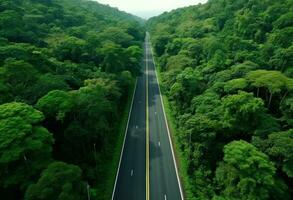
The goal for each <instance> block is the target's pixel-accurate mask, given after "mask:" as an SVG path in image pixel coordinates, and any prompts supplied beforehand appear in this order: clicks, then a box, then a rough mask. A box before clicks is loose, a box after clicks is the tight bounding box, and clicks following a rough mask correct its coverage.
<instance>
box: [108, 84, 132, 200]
mask: <svg viewBox="0 0 293 200" xmlns="http://www.w3.org/2000/svg"><path fill="white" fill-rule="evenodd" d="M136 87H137V79H136V81H135V86H134V90H133V94H132V100H131V106H130V111H129V114H128V120H127V124H126V129H125V133H124V140H123V145H122V151H121V153H120V160H119V164H118V169H117V173H116V178H115V184H114V189H113V193H112V200H113V199H114V194H115V191H116V186H117V180H118V175H119V171H120V166H121V160H122V155H123V152H124V146H125V141H126V137H127V130H128V127H129V121H130V116H131V113H132V107H133V101H134V96H135V93H136Z"/></svg>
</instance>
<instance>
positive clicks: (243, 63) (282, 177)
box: [147, 0, 293, 200]
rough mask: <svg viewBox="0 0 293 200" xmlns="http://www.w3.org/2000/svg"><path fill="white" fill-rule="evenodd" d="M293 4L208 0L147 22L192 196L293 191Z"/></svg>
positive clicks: (284, 195)
mask: <svg viewBox="0 0 293 200" xmlns="http://www.w3.org/2000/svg"><path fill="white" fill-rule="evenodd" d="M292 9H293V4H292V1H290V0H280V1H262V0H251V1H246V0H209V1H208V2H207V3H206V4H203V5H198V6H190V7H187V8H182V9H177V10H174V11H172V12H169V13H164V14H162V15H160V16H158V17H154V18H151V19H150V20H149V21H148V22H147V26H148V29H149V31H150V34H151V36H152V42H153V47H154V50H155V54H156V56H157V61H158V62H157V63H158V65H159V68H160V71H161V77H162V83H163V89H164V90H163V91H164V92H165V94H166V95H167V97H168V99H169V101H170V105H171V106H172V111H173V113H172V114H173V115H174V118H175V120H176V121H175V124H176V126H177V128H178V134H177V135H176V137H177V138H178V141H179V144H180V149H181V150H182V152H183V156H184V159H185V160H186V162H187V168H186V170H187V171H186V173H187V174H188V178H187V180H188V182H189V183H188V185H189V186H190V185H191V187H189V188H188V191H187V192H186V193H187V196H186V199H215V200H216V199H229V200H230V199H231V200H232V199H233V200H234V199H235V200H236V199H251V200H257V199H289V198H290V195H292V188H290V186H291V185H292V184H291V183H292V174H291V167H289V166H290V165H292V164H291V160H292V153H291V151H290V150H289V149H290V148H292V147H291V143H292V141H291V140H292V131H291V129H292V122H293V121H292V117H293V115H292V114H293V111H292V108H293V101H292V95H293V93H292V92H293V90H292V86H293V82H292V81H293V76H292V75H293V70H292V69H293V68H292V64H293V63H292V55H293V54H292V39H293V37H292V25H293V24H292ZM234 140H236V141H239V140H241V141H239V142H233V141H234ZM285 141H286V142H285ZM250 143H251V144H253V145H254V146H253V145H251V144H250ZM285 143H286V144H285ZM255 146H256V147H257V148H258V149H256V148H255ZM223 152H224V155H223ZM232 161H233V162H232ZM234 161H235V162H234Z"/></svg>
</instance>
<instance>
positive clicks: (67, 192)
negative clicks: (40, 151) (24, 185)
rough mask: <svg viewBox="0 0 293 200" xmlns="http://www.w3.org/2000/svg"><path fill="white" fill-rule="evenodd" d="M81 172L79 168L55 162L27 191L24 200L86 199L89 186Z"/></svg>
mask: <svg viewBox="0 0 293 200" xmlns="http://www.w3.org/2000/svg"><path fill="white" fill-rule="evenodd" d="M81 172H82V171H81V169H80V168H79V167H77V166H74V165H69V164H66V163H63V162H53V163H51V164H50V165H49V166H48V167H47V168H46V169H45V170H44V171H43V172H42V174H41V177H40V179H39V180H38V182H37V183H36V184H32V185H31V186H30V187H29V188H28V189H27V191H26V194H25V198H24V199H26V200H37V199H39V200H41V199H72V200H74V199H76V200H77V199H86V195H87V194H86V190H87V189H86V187H87V185H86V184H85V183H84V182H82V179H81V178H82V176H81ZM53 177H54V178H53Z"/></svg>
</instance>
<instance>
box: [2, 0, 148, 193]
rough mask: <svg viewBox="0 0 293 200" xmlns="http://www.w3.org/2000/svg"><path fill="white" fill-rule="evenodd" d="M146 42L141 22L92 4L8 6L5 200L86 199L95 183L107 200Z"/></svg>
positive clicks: (57, 1) (66, 0)
mask: <svg viewBox="0 0 293 200" xmlns="http://www.w3.org/2000/svg"><path fill="white" fill-rule="evenodd" d="M143 39H144V28H143V26H142V20H141V19H139V18H138V17H135V16H132V15H130V14H127V13H125V12H121V11H119V10H118V9H116V8H112V7H110V6H106V5H102V4H99V3H97V2H94V1H88V0H26V1H21V0H17V1H10V0H1V2H0V135H1V137H0V196H1V197H3V198H5V199H24V194H25V191H26V189H27V188H28V187H29V189H28V190H27V192H26V196H25V199H85V198H86V197H87V194H86V187H87V186H86V185H85V184H84V182H88V183H89V185H90V187H91V191H92V192H91V194H92V198H95V199H105V198H106V199H108V198H109V197H108V196H109V194H106V191H104V185H105V183H106V182H108V179H112V177H111V176H113V175H112V174H113V173H109V172H108V169H107V167H108V166H110V165H113V163H116V161H115V160H114V159H116V158H114V157H113V156H114V149H116V148H114V146H115V145H116V143H117V142H118V139H119V138H120V137H121V135H119V134H121V133H122V132H123V131H121V130H119V129H121V127H123V126H122V125H121V123H123V122H122V119H121V118H120V115H122V113H124V112H125V107H126V103H127V102H128V100H129V96H130V95H131V91H130V89H131V88H133V83H134V81H133V80H134V78H135V76H137V75H139V74H140V71H141V59H142V55H143V52H142V42H143ZM20 102H21V103H20ZM1 104H2V105H1ZM32 106H34V107H35V108H36V109H39V110H40V111H37V110H35V109H34V108H33V107H32ZM41 123H42V125H41ZM49 131H50V132H49ZM53 141H54V142H53ZM118 149H119V148H118ZM51 154H52V155H51ZM54 160H58V161H62V162H54ZM52 162H53V163H52ZM63 162H66V163H70V164H75V165H76V166H73V165H69V164H66V163H63ZM112 162H113V163H112ZM50 163H52V164H51V165H49V164H50ZM48 165H49V166H48ZM45 168H47V169H46V170H44V171H43V173H42V175H41V177H40V173H41V171H42V170H43V169H45ZM54 177H55V178H54ZM38 179H39V181H37V180H38ZM36 181H37V182H36ZM30 185H31V186H30ZM97 191H99V194H96V193H97ZM107 192H109V191H107ZM94 193H95V195H94Z"/></svg>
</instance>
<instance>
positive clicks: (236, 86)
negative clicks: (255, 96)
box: [224, 78, 248, 93]
mask: <svg viewBox="0 0 293 200" xmlns="http://www.w3.org/2000/svg"><path fill="white" fill-rule="evenodd" d="M247 86H248V84H247V81H246V80H245V79H244V78H239V79H233V80H231V81H228V82H227V83H226V85H225V87H224V90H225V92H228V93H234V92H236V91H238V90H244V89H245V88H246V87H247Z"/></svg>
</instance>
